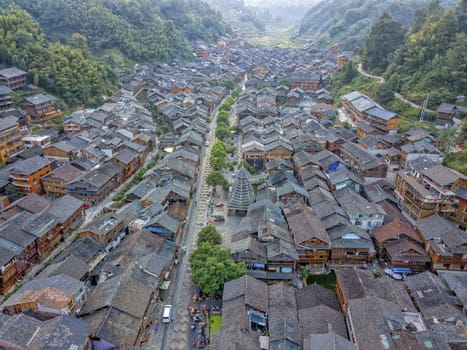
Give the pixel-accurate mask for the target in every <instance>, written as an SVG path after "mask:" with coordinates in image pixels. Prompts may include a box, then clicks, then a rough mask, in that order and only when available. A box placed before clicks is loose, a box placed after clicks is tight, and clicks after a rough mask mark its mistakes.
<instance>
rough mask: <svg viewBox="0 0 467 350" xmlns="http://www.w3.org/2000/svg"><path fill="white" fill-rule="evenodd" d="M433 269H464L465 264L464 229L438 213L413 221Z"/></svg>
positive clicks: (465, 240) (466, 238) (466, 256)
mask: <svg viewBox="0 0 467 350" xmlns="http://www.w3.org/2000/svg"><path fill="white" fill-rule="evenodd" d="M415 227H416V230H417V232H418V233H419V234H420V235H421V237H422V239H423V241H424V243H425V249H426V251H427V252H428V255H429V256H430V259H431V268H432V270H433V271H439V270H448V271H464V270H465V267H466V265H467V236H466V233H465V231H464V230H461V229H459V228H458V227H457V226H456V224H454V223H452V222H450V221H448V220H446V219H444V218H443V217H441V216H440V215H437V214H435V215H431V216H428V217H425V218H423V219H419V220H417V221H416V222H415Z"/></svg>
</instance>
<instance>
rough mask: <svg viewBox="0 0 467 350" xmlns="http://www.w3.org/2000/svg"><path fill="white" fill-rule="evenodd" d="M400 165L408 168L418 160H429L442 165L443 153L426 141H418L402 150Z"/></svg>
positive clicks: (404, 146) (406, 145) (403, 147)
mask: <svg viewBox="0 0 467 350" xmlns="http://www.w3.org/2000/svg"><path fill="white" fill-rule="evenodd" d="M400 150H401V159H400V165H401V166H402V167H407V165H408V164H409V163H410V162H412V161H414V160H416V159H418V158H422V157H423V158H429V159H430V160H432V161H434V162H437V163H441V161H442V160H443V156H444V154H443V152H441V151H440V150H439V149H438V148H436V147H435V146H433V145H432V144H431V143H428V142H425V141H416V142H414V143H408V144H405V145H403V146H402V147H401V148H400Z"/></svg>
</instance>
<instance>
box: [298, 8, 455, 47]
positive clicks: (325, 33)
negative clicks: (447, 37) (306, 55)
mask: <svg viewBox="0 0 467 350" xmlns="http://www.w3.org/2000/svg"><path fill="white" fill-rule="evenodd" d="M428 3H429V0H404V1H401V0H386V1H375V0H327V1H322V2H320V3H319V4H317V5H316V6H314V7H312V8H311V9H310V10H309V11H308V12H307V13H306V15H305V16H304V17H303V19H302V23H301V26H300V31H299V32H300V35H305V36H314V37H315V38H318V39H319V40H320V42H321V43H322V44H329V43H336V42H338V43H341V44H342V45H343V47H344V48H345V49H347V50H353V49H355V48H361V47H362V46H363V45H364V44H365V42H366V39H367V38H368V35H369V30H370V28H371V26H372V25H373V24H374V23H375V22H376V21H377V20H378V19H379V18H380V17H381V16H382V14H383V13H384V12H387V13H388V14H389V15H390V16H391V17H392V18H394V19H395V20H396V21H398V22H399V23H401V24H402V25H403V26H405V27H408V26H410V25H411V24H412V17H413V14H414V13H415V10H417V9H420V8H423V7H425V6H427V5H428ZM454 3H455V0H444V1H443V4H444V5H446V6H452V5H454Z"/></svg>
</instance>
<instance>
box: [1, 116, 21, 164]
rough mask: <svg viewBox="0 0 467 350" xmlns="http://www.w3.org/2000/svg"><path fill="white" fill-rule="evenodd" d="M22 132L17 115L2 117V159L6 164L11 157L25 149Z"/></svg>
mask: <svg viewBox="0 0 467 350" xmlns="http://www.w3.org/2000/svg"><path fill="white" fill-rule="evenodd" d="M21 137H22V133H21V130H20V128H19V122H18V119H17V118H16V117H13V116H10V117H5V118H1V119H0V161H1V162H2V163H3V164H6V163H7V162H8V160H9V159H10V158H13V157H14V156H16V155H17V154H18V153H20V152H21V151H23V149H24V143H23V140H22V139H21Z"/></svg>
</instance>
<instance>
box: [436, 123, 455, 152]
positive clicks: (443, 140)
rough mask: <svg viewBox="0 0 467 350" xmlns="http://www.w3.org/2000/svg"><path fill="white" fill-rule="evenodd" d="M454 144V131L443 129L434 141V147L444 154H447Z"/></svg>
mask: <svg viewBox="0 0 467 350" xmlns="http://www.w3.org/2000/svg"><path fill="white" fill-rule="evenodd" d="M455 144H456V132H455V131H454V129H443V130H442V131H441V133H440V135H439V136H438V139H437V140H436V146H437V147H438V148H439V149H440V150H442V151H444V152H449V151H450V148H451V147H452V146H454V145H455Z"/></svg>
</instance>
